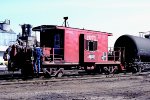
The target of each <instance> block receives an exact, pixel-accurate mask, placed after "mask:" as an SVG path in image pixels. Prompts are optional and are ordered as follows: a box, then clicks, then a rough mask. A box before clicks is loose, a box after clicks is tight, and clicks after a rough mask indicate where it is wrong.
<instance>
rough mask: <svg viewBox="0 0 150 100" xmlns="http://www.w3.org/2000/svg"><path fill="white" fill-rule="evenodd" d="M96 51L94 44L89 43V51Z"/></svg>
mask: <svg viewBox="0 0 150 100" xmlns="http://www.w3.org/2000/svg"><path fill="white" fill-rule="evenodd" d="M93 50H94V43H93V42H91V41H89V51H93Z"/></svg>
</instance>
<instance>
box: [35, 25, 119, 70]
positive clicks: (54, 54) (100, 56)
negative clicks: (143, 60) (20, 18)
mask: <svg viewBox="0 0 150 100" xmlns="http://www.w3.org/2000/svg"><path fill="white" fill-rule="evenodd" d="M33 31H39V32H40V45H41V47H43V51H44V54H45V55H46V58H45V59H44V61H43V66H50V67H54V66H66V65H69V66H73V65H76V66H83V67H85V69H88V67H92V68H93V66H94V68H96V67H100V66H104V65H119V64H120V63H121V62H120V57H119V53H113V57H111V58H113V59H109V58H108V56H109V55H108V51H109V50H108V37H109V36H112V34H111V33H108V32H101V31H93V30H86V29H78V28H71V27H64V26H55V25H41V26H37V27H34V28H33ZM115 54H116V55H115ZM114 55H115V56H116V57H114Z"/></svg>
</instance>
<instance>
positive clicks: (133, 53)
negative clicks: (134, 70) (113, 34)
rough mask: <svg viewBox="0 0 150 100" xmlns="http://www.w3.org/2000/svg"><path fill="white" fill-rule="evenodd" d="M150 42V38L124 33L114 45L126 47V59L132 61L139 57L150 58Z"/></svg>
mask: <svg viewBox="0 0 150 100" xmlns="http://www.w3.org/2000/svg"><path fill="white" fill-rule="evenodd" d="M149 44H150V39H147V38H143V37H137V36H132V35H122V36H120V37H119V38H118V39H117V40H116V42H115V45H114V47H125V60H126V61H127V62H130V61H131V60H133V59H135V58H139V57H140V58H142V60H143V59H144V60H145V58H146V59H147V58H148V59H149V60H150V45H149ZM148 59H147V60H148Z"/></svg>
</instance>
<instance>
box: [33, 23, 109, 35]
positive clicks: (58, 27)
mask: <svg viewBox="0 0 150 100" xmlns="http://www.w3.org/2000/svg"><path fill="white" fill-rule="evenodd" d="M50 29H77V30H85V31H93V32H101V31H95V30H87V29H80V28H72V27H64V26H57V25H41V26H37V27H34V28H33V29H32V30H33V31H42V30H50ZM101 33H105V34H108V36H112V33H108V32H101Z"/></svg>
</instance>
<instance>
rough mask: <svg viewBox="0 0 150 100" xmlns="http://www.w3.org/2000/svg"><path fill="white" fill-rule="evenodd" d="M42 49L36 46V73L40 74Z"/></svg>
mask: <svg viewBox="0 0 150 100" xmlns="http://www.w3.org/2000/svg"><path fill="white" fill-rule="evenodd" d="M42 55H43V53H42V49H41V48H40V47H39V45H37V46H36V47H35V46H34V73H36V74H37V76H39V72H40V70H41V68H40V67H41V66H40V65H41V57H42Z"/></svg>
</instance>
